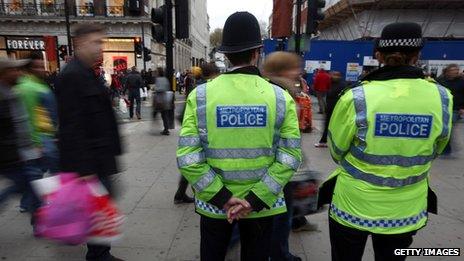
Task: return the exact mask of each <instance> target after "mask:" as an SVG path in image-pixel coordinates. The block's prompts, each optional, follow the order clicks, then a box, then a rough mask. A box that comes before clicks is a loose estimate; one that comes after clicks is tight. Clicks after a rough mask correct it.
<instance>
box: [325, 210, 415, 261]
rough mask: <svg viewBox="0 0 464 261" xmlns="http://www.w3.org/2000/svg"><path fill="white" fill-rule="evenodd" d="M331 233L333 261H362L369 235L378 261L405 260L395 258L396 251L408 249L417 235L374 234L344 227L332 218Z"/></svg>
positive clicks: (330, 222)
mask: <svg viewBox="0 0 464 261" xmlns="http://www.w3.org/2000/svg"><path fill="white" fill-rule="evenodd" d="M329 231H330V245H331V247H332V260H333V261H340V260H347V261H358V260H359V261H361V260H362V256H363V253H364V247H365V246H366V241H367V237H368V236H369V235H371V237H372V244H373V246H374V255H375V260H376V261H397V260H398V261H400V260H405V259H406V257H405V256H395V255H394V250H395V249H397V248H408V247H409V246H410V245H411V244H412V237H413V236H414V235H415V234H416V231H413V232H409V233H404V234H395V235H383V234H372V233H369V232H367V231H361V230H357V229H353V228H349V227H346V226H343V225H341V224H339V223H338V222H336V221H335V220H333V219H332V218H330V217H329Z"/></svg>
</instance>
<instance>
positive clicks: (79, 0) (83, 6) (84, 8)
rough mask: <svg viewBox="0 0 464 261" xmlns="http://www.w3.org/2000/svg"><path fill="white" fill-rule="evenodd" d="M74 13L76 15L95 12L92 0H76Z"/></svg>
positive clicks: (86, 14) (91, 14) (90, 14)
mask: <svg viewBox="0 0 464 261" xmlns="http://www.w3.org/2000/svg"><path fill="white" fill-rule="evenodd" d="M76 14H77V15H78V16H93V15H94V14H95V8H94V5H93V0H76Z"/></svg>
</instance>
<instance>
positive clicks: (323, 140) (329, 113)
mask: <svg viewBox="0 0 464 261" xmlns="http://www.w3.org/2000/svg"><path fill="white" fill-rule="evenodd" d="M334 107H335V105H333V106H332V104H329V103H328V104H327V109H326V115H325V121H324V131H323V132H322V137H321V139H320V140H319V143H327V134H328V133H329V122H330V117H332V113H333V111H334Z"/></svg>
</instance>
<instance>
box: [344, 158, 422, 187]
mask: <svg viewBox="0 0 464 261" xmlns="http://www.w3.org/2000/svg"><path fill="white" fill-rule="evenodd" d="M341 166H342V167H343V168H344V169H345V170H346V172H348V174H350V175H351V176H352V177H353V178H355V179H359V180H362V181H365V182H368V183H370V184H373V185H376V186H386V187H392V188H398V187H404V186H408V185H412V184H415V183H418V182H420V181H422V180H423V179H425V178H427V175H428V171H426V172H424V173H422V174H420V175H418V176H410V177H407V178H405V179H396V178H392V177H388V178H385V177H380V176H377V175H374V174H371V173H366V172H363V171H361V170H359V169H357V168H356V167H355V166H353V165H351V164H350V163H349V162H348V161H346V160H342V162H341Z"/></svg>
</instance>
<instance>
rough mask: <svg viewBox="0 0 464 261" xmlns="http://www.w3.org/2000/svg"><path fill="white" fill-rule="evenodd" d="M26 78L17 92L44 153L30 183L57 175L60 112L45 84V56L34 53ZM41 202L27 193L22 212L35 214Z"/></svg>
mask: <svg viewBox="0 0 464 261" xmlns="http://www.w3.org/2000/svg"><path fill="white" fill-rule="evenodd" d="M24 72H25V73H24V75H23V76H22V77H21V78H20V79H19V81H18V85H16V87H15V88H16V89H17V91H18V92H19V95H20V97H21V100H22V101H23V104H24V106H25V108H26V111H27V114H28V121H29V126H30V128H31V139H32V141H33V142H34V144H35V147H36V148H37V149H38V150H40V151H41V152H42V155H41V156H42V157H41V160H40V161H38V162H37V165H36V166H35V171H30V172H28V174H29V176H28V181H29V182H31V181H33V180H37V179H41V178H42V177H43V174H44V171H49V172H50V173H56V172H58V170H59V167H58V164H59V162H58V150H57V147H56V136H55V135H56V128H57V123H58V119H57V108H56V100H55V95H54V93H53V92H52V91H51V89H50V87H49V86H48V85H47V83H46V82H45V78H46V71H45V66H44V60H43V55H42V53H41V52H32V53H31V54H30V55H29V63H28V64H27V65H26V66H25V67H24ZM38 206H39V200H38V198H36V196H35V194H34V192H33V191H26V192H25V193H24V195H23V197H22V198H21V204H20V211H22V212H26V211H29V212H31V213H32V212H34V211H35V209H36V208H37V207H38Z"/></svg>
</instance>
